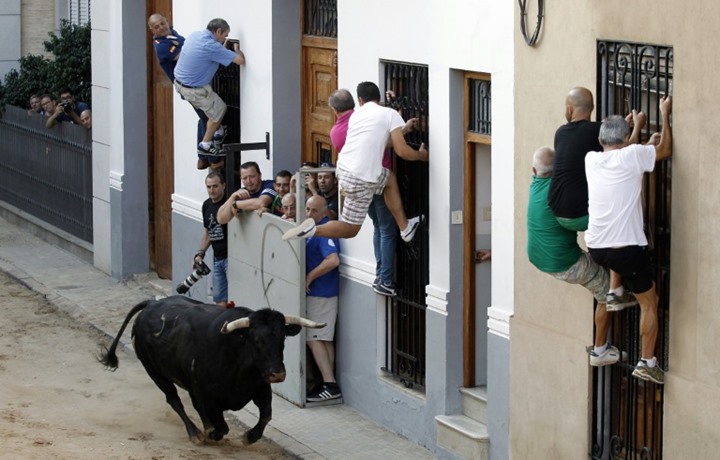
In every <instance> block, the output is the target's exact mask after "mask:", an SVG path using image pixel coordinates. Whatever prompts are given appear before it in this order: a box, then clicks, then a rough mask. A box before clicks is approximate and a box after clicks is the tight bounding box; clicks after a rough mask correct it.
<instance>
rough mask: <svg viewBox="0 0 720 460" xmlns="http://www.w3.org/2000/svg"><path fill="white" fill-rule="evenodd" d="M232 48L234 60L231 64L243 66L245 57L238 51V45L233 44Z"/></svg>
mask: <svg viewBox="0 0 720 460" xmlns="http://www.w3.org/2000/svg"><path fill="white" fill-rule="evenodd" d="M233 48H234V51H235V59H233V62H234V63H235V64H237V65H243V64H245V55H244V54H243V52H242V51H240V44H239V43H234V44H233Z"/></svg>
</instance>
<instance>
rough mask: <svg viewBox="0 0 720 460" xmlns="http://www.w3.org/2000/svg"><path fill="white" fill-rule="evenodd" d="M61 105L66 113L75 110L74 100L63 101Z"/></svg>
mask: <svg viewBox="0 0 720 460" xmlns="http://www.w3.org/2000/svg"><path fill="white" fill-rule="evenodd" d="M59 105H60V107H62V108H63V112H65V113H70V112H72V111H73V110H75V107H74V106H73V103H72V102H61V103H60V104H59Z"/></svg>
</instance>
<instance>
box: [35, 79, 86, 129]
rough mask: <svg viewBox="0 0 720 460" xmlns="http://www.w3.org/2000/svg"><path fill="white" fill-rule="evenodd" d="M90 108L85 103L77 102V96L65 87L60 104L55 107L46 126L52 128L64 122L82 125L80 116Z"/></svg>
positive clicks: (61, 93) (61, 91) (62, 90)
mask: <svg viewBox="0 0 720 460" xmlns="http://www.w3.org/2000/svg"><path fill="white" fill-rule="evenodd" d="M89 108H90V106H88V105H87V104H86V103H84V102H75V96H73V93H72V90H71V89H70V88H68V87H65V88H63V89H61V90H60V103H59V104H57V105H56V106H55V111H54V112H53V113H52V115H50V118H48V120H47V122H46V123H45V126H46V127H47V128H52V127H53V126H55V125H56V124H58V123H62V122H70V123H75V124H77V125H81V124H83V123H82V120H81V119H80V114H81V113H83V111H85V110H87V109H89Z"/></svg>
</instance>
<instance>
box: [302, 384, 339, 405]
mask: <svg viewBox="0 0 720 460" xmlns="http://www.w3.org/2000/svg"><path fill="white" fill-rule="evenodd" d="M340 396H342V393H341V392H340V387H339V386H338V384H337V383H335V382H326V383H323V384H322V386H321V387H320V388H319V389H318V390H317V391H315V392H313V393H312V394H310V395H309V396H308V397H307V400H308V402H320V401H329V400H331V399H338V398H339V397H340Z"/></svg>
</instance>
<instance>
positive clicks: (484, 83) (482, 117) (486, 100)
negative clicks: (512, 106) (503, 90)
mask: <svg viewBox="0 0 720 460" xmlns="http://www.w3.org/2000/svg"><path fill="white" fill-rule="evenodd" d="M469 85H470V88H469V89H470V111H469V117H468V118H469V126H468V131H470V132H473V133H477V134H487V135H488V136H490V135H492V118H491V110H490V109H491V107H492V98H491V93H490V80H478V79H474V78H471V79H470V80H469Z"/></svg>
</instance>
